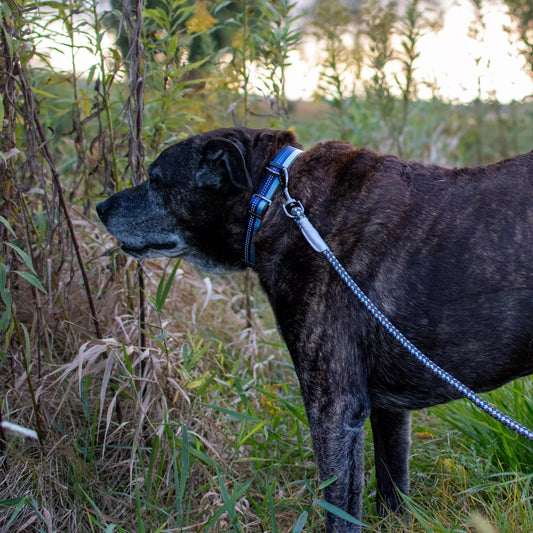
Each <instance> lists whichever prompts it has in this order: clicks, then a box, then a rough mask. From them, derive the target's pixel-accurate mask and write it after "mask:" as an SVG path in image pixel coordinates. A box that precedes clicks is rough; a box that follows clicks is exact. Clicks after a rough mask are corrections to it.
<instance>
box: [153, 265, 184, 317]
mask: <svg viewBox="0 0 533 533" xmlns="http://www.w3.org/2000/svg"><path fill="white" fill-rule="evenodd" d="M179 266H180V260H178V261H176V264H175V265H174V268H173V269H172V272H171V273H170V275H169V277H168V280H167V281H166V283H165V273H163V276H162V277H161V280H160V281H159V285H158V286H157V293H156V296H155V302H154V305H155V308H156V310H157V312H158V313H161V311H162V310H163V306H164V305H165V301H166V299H167V296H168V293H169V292H170V287H171V286H172V282H173V281H174V278H175V277H176V272H177V271H178V267H179Z"/></svg>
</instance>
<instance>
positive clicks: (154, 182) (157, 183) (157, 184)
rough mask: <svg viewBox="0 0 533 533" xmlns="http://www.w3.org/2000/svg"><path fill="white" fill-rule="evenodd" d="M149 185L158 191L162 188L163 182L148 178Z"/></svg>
mask: <svg viewBox="0 0 533 533" xmlns="http://www.w3.org/2000/svg"><path fill="white" fill-rule="evenodd" d="M148 184H149V185H150V188H151V189H158V188H159V187H160V186H161V180H160V179H158V178H155V177H154V176H151V177H149V178H148Z"/></svg>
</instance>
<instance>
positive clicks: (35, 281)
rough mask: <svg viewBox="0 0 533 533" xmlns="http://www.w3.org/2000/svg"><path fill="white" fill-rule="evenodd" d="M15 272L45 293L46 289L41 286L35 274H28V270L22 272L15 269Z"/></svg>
mask: <svg viewBox="0 0 533 533" xmlns="http://www.w3.org/2000/svg"><path fill="white" fill-rule="evenodd" d="M15 273H16V274H18V275H19V276H21V277H23V278H24V279H25V280H26V281H28V282H29V283H31V284H32V285H33V286H34V287H35V288H37V289H39V290H40V291H41V292H44V294H47V292H46V289H45V288H44V287H43V285H42V283H41V282H40V281H39V278H38V277H37V276H34V275H33V274H30V273H29V272H24V271H22V270H15Z"/></svg>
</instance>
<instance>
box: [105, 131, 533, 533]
mask: <svg viewBox="0 0 533 533" xmlns="http://www.w3.org/2000/svg"><path fill="white" fill-rule="evenodd" d="M287 145H293V146H299V145H298V143H297V142H296V138H295V136H294V134H293V133H291V132H287V131H271V130H259V131H256V130H250V129H245V128H231V129H222V130H217V131H212V132H208V133H203V134H201V135H197V136H194V137H192V138H189V139H187V140H184V141H182V142H180V143H178V144H175V145H173V146H171V147H170V148H168V149H166V150H165V151H164V152H162V153H161V154H160V155H159V157H158V158H157V159H156V161H155V162H154V163H153V164H152V165H150V167H149V169H148V175H149V179H148V180H147V181H146V182H144V183H142V184H141V185H139V186H137V187H133V188H131V189H128V190H125V191H122V192H119V193H117V194H115V195H113V196H111V197H110V198H109V199H107V200H106V201H104V202H102V203H101V204H99V205H98V206H97V210H98V214H99V216H100V218H101V220H102V222H103V223H104V224H105V226H106V228H107V229H108V230H109V232H110V233H111V234H112V235H114V236H115V237H116V238H117V239H118V240H119V241H120V242H121V244H122V249H123V250H124V251H125V252H127V253H129V254H131V255H133V256H135V257H139V258H147V257H159V256H168V257H174V256H179V257H183V258H185V259H187V260H188V261H190V262H192V263H194V264H196V265H198V266H199V267H200V268H201V269H204V270H207V271H210V272H227V271H231V270H239V269H243V268H245V265H244V264H243V262H242V261H241V257H242V249H241V248H242V242H243V234H244V231H245V223H246V217H247V212H248V206H249V202H250V198H251V196H252V194H253V193H254V192H255V191H257V188H258V187H259V184H260V183H261V181H262V180H263V177H264V175H265V167H266V165H267V164H268V163H269V162H270V161H271V160H272V159H273V158H274V157H275V156H276V154H277V153H278V152H279V151H280V150H281V149H282V148H284V147H285V146H287ZM289 188H290V192H291V194H292V196H293V197H294V198H296V199H298V200H300V201H301V202H302V204H303V205H304V207H305V209H306V214H307V216H308V217H309V219H310V221H311V222H312V223H313V224H314V225H315V227H316V228H317V229H318V231H319V232H320V234H321V235H322V237H323V238H324V240H325V241H326V242H327V243H328V244H329V246H330V248H331V249H332V251H333V252H334V253H335V254H336V255H337V257H338V258H339V259H340V261H341V262H342V263H343V264H344V266H345V267H346V268H347V270H348V271H349V272H350V273H351V274H352V276H353V277H354V279H355V280H356V281H357V282H358V283H359V284H360V286H361V287H362V288H363V290H364V291H365V292H366V293H367V294H368V295H369V296H370V298H371V299H372V300H373V301H374V302H375V303H376V304H377V306H378V307H379V308H380V309H381V310H382V311H383V312H384V313H385V314H386V315H387V316H388V317H389V319H390V320H391V321H392V322H393V323H394V324H395V325H396V326H397V327H398V328H399V329H400V330H401V331H402V332H403V333H404V334H405V335H406V336H407V337H408V338H409V339H410V340H411V341H413V343H414V344H415V345H416V346H418V348H420V349H421V350H422V351H423V352H425V353H427V354H428V355H429V356H430V357H431V358H432V359H433V360H434V361H435V362H436V363H437V364H438V365H440V366H442V367H443V368H444V369H445V370H447V371H449V372H450V373H452V374H453V375H454V376H456V377H457V378H458V379H459V380H461V381H462V382H464V383H465V384H466V385H468V386H469V387H471V388H472V389H474V390H476V391H488V390H491V389H494V388H495V387H499V386H500V385H502V384H503V383H505V382H507V381H509V380H511V379H513V378H516V377H518V376H524V375H527V374H530V373H532V372H533V269H532V268H531V265H532V264H533V152H532V153H528V154H524V155H519V156H516V157H513V158H511V159H508V160H506V161H502V162H499V163H496V164H493V165H490V166H486V167H478V168H465V169H446V168H441V167H438V166H426V165H422V164H420V163H416V162H412V161H402V160H400V159H398V158H396V157H392V156H385V155H380V154H377V153H374V152H372V151H369V150H365V149H360V148H355V147H353V146H351V145H350V144H347V143H345V142H327V143H324V144H318V145H317V146H315V147H314V148H311V149H310V150H308V151H306V152H304V153H303V154H301V155H299V156H298V157H297V159H296V160H295V162H294V163H293V165H292V167H291V169H290V184H289ZM273 200H274V201H273V204H272V205H271V207H270V208H269V210H268V211H267V212H266V214H265V216H264V218H263V221H262V224H261V226H260V228H259V231H258V233H257V234H256V237H255V240H254V245H255V256H256V266H255V271H256V272H257V275H258V277H259V279H260V281H261V285H262V287H263V289H264V290H265V292H266V294H267V295H268V298H269V299H270V303H271V305H272V308H273V310H274V313H275V316H276V319H277V322H278V324H279V328H280V330H281V333H282V335H283V338H284V339H285V342H286V343H287V346H288V348H289V351H290V354H291V356H292V359H293V361H294V366H295V368H296V372H297V374H298V378H299V381H300V387H301V391H302V395H303V399H304V403H305V407H306V411H307V416H308V419H309V426H310V428H311V436H312V440H313V447H314V452H315V457H316V460H317V463H318V467H319V471H320V477H321V479H322V480H327V479H330V478H333V477H335V478H336V481H335V482H333V483H331V484H330V485H328V486H327V488H326V489H325V497H326V499H327V501H328V502H330V503H331V504H334V505H336V506H337V507H339V508H341V509H343V510H344V511H347V512H348V513H350V514H351V515H353V516H355V517H356V518H360V516H361V494H362V491H363V426H364V423H365V420H366V419H367V418H368V417H370V421H371V425H372V431H373V437H374V443H375V463H376V470H377V474H376V477H377V490H378V509H379V512H380V513H381V514H385V513H386V512H387V511H388V510H391V511H398V510H400V509H401V502H402V499H401V497H400V495H399V493H403V494H407V493H408V490H409V478H408V455H409V446H410V436H409V434H410V411H411V410H413V409H421V408H424V407H428V406H431V405H436V404H439V403H443V402H447V401H449V400H453V399H454V398H457V396H458V394H457V392H456V391H455V390H454V389H452V388H451V387H450V386H449V385H447V384H446V383H445V382H443V381H441V380H440V379H439V378H438V377H436V376H435V375H433V374H432V373H431V372H430V371H429V370H428V369H427V368H425V367H424V366H423V365H422V364H421V363H419V362H417V361H416V359H415V358H414V357H413V356H411V355H410V354H409V353H407V352H406V351H405V350H404V349H403V348H402V347H401V346H400V345H399V344H398V342H397V341H395V340H394V339H393V338H392V337H391V336H390V335H389V334H388V333H387V332H386V331H384V329H383V328H382V327H381V326H380V325H379V324H378V323H377V322H376V320H375V319H374V318H373V317H372V316H371V315H370V314H369V313H368V311H367V310H366V309H364V308H363V307H362V306H361V304H360V303H359V302H358V301H357V300H356V298H355V297H354V296H353V295H352V294H351V293H350V292H349V290H348V289H347V288H346V286H345V285H344V283H343V281H342V280H341V279H339V277H338V275H337V274H336V273H335V272H334V271H333V269H332V268H330V266H329V264H328V263H327V261H326V260H325V258H324V257H323V256H322V255H321V254H318V253H316V252H314V251H313V250H312V249H311V247H310V246H309V245H308V244H307V242H306V241H305V240H304V238H303V236H302V234H301V233H300V231H299V230H298V228H297V226H296V225H295V224H294V223H293V221H292V220H290V219H289V218H288V217H287V216H285V214H284V212H283V210H282V195H281V192H280V190H278V191H277V192H276V194H275V195H274V199H273ZM326 524H327V526H326V529H327V531H329V532H332V531H337V532H353V531H359V527H358V526H355V525H353V524H350V523H348V522H346V521H344V520H342V519H340V518H338V517H337V516H335V515H334V514H331V513H327V518H326Z"/></svg>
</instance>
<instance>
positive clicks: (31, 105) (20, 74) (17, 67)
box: [13, 57, 103, 339]
mask: <svg viewBox="0 0 533 533" xmlns="http://www.w3.org/2000/svg"><path fill="white" fill-rule="evenodd" d="M13 66H14V74H15V75H16V76H17V78H18V79H19V82H20V86H21V89H22V94H23V96H24V101H25V103H26V106H27V108H28V109H31V110H32V114H33V117H32V118H33V123H34V125H35V127H36V128H37V132H38V134H39V138H40V140H41V145H40V147H39V149H40V150H41V153H42V154H43V157H44V159H45V160H46V162H47V163H48V167H49V168H50V172H51V173H52V179H53V182H54V185H55V188H56V191H57V196H58V199H59V205H60V206H61V209H62V210H63V213H64V215H65V221H66V223H67V226H68V229H69V232H70V237H71V240H72V244H73V246H74V251H75V253H76V259H77V261H78V265H79V267H80V272H81V275H82V278H83V285H84V287H85V293H86V295H87V301H88V303H89V308H90V311H91V315H92V320H93V324H94V329H95V332H96V335H97V337H98V338H100V339H101V338H103V337H102V332H101V329H100V324H99V322H98V318H97V313H96V306H95V304H94V300H93V297H92V294H91V287H90V285H89V277H88V276H87V269H86V268H85V263H84V262H83V257H82V254H81V249H80V245H79V243H78V239H77V237H76V231H75V229H74V224H73V223H72V218H71V217H70V213H69V209H68V206H67V202H66V200H65V193H64V190H63V185H62V184H61V180H60V178H59V172H58V171H57V168H56V166H55V163H54V159H53V157H52V154H51V152H50V148H49V146H48V139H47V138H46V134H45V132H44V128H43V125H42V123H41V121H40V119H39V116H38V114H37V111H36V107H35V98H34V95H33V90H32V88H31V86H30V84H29V83H28V80H27V78H26V73H25V72H24V68H23V67H22V65H21V64H20V61H19V60H18V58H17V57H14V59H13Z"/></svg>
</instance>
